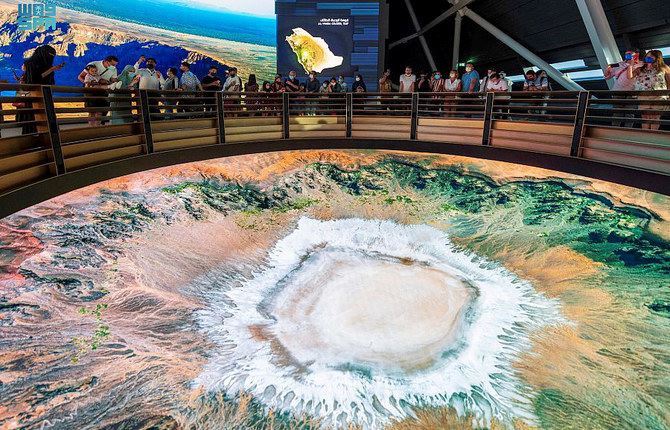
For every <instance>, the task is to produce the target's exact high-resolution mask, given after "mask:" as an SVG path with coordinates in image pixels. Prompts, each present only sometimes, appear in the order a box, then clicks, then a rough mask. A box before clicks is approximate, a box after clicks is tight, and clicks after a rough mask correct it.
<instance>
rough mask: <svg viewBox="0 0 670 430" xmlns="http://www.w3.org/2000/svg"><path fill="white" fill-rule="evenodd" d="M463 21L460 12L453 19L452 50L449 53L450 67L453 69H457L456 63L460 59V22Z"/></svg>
mask: <svg viewBox="0 0 670 430" xmlns="http://www.w3.org/2000/svg"><path fill="white" fill-rule="evenodd" d="M462 23H463V15H461V13H460V12H459V13H457V14H456V18H455V20H454V50H453V52H452V54H451V68H452V69H453V70H458V63H459V61H460V55H461V24H462Z"/></svg>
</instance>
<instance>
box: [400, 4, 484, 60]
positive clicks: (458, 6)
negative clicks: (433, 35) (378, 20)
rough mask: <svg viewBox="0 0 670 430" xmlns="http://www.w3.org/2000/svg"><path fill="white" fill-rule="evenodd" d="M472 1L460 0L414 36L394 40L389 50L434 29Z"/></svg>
mask: <svg viewBox="0 0 670 430" xmlns="http://www.w3.org/2000/svg"><path fill="white" fill-rule="evenodd" d="M474 1H475V0H460V1H459V2H458V3H456V4H454V5H453V6H452V7H450V8H449V9H447V11H446V12H443V13H441V14H440V15H438V17H437V18H435V19H434V20H432V21H431V22H429V23H428V24H426V25H424V26H423V28H422V29H421V30H419V31H417V32H416V33H414V34H410V35H409V36H405V37H403V38H402V39H399V40H396V41H395V42H393V43H391V44H390V45H389V49H393V48H395V47H396V46H398V45H402V44H403V43H407V42H409V41H410V40H412V39H414V38H416V37H419V36H421V35H422V34H425V33H426V32H427V31H428V30H430V29H431V28H434V27H435V26H436V25H438V24H439V23H441V22H442V21H444V20H445V19H447V18H449V17H450V16H452V15H453V14H455V13H456V12H458V11H459V10H461V9H463V8H464V7H466V6H467V5H469V4H470V3H472V2H474Z"/></svg>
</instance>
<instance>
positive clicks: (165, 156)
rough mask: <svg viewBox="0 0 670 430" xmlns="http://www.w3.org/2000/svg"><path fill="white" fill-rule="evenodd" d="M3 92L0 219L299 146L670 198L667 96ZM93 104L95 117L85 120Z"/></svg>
mask: <svg viewBox="0 0 670 430" xmlns="http://www.w3.org/2000/svg"><path fill="white" fill-rule="evenodd" d="M0 90H1V91H2V96H1V97H0V103H2V108H0V112H1V113H2V115H1V118H2V123H0V131H1V132H2V135H1V137H0V217H4V216H6V215H9V214H11V213H14V212H16V211H18V210H20V209H23V208H26V207H28V206H31V205H33V204H35V203H38V202H40V201H44V200H47V199H49V198H51V197H55V196H57V195H59V194H63V193H65V192H68V191H71V190H73V189H77V188H80V187H82V186H85V185H89V184H92V183H95V182H99V181H102V180H106V179H110V178H113V177H117V176H122V175H125V174H129V173H133V172H138V171H142V170H148V169H152V168H156V167H163V166H167V165H172V164H179V163H185V162H191V161H198V160H205V159H212V158H218V157H226V156H233V155H240V154H250V153H260V152H269V151H284V150H295V149H349V148H356V149H386V150H401V151H419V152H432V153H441V154H455V155H464V156H469V157H477V158H488V159H494V160H501V161H508V162H513V163H518V164H525V165H532V166H537V167H544V168H547V169H553V170H558V171H563V172H567V173H573V174H579V175H583V176H587V177H592V178H598V179H603V180H607V181H611V182H616V183H620V184H623V185H629V186H633V187H637V188H641V189H646V190H650V191H654V192H658V193H662V194H666V195H667V194H670V181H669V180H668V179H670V133H668V132H667V131H664V129H667V128H670V119H668V117H667V116H666V115H667V114H668V110H669V109H670V102H669V101H668V100H667V96H668V95H670V92H669V91H663V92H662V91H657V92H653V93H631V92H606V91H602V92H598V91H595V92H550V93H540V92H532V93H524V92H518V93H517V92H515V93H497V94H494V93H488V94H481V95H480V94H478V95H471V94H460V93H459V94H456V93H435V94H433V93H422V94H397V93H391V94H390V93H385V94H380V93H375V94H371V93H365V94H363V93H360V94H314V95H311V94H266V93H256V94H243V95H226V94H222V93H209V94H208V93H185V92H167V91H105V90H98V89H84V88H73V87H38V86H19V85H9V84H0ZM663 96H665V98H664V97H663ZM96 112H98V113H100V123H99V124H97V123H94V122H95V120H91V118H89V115H90V114H91V113H96ZM656 128H660V130H655V129H656Z"/></svg>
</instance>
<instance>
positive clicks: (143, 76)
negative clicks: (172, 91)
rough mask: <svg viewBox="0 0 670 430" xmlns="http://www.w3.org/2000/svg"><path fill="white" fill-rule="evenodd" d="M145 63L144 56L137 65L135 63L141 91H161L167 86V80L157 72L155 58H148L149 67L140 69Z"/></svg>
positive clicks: (136, 78)
mask: <svg viewBox="0 0 670 430" xmlns="http://www.w3.org/2000/svg"><path fill="white" fill-rule="evenodd" d="M144 61H145V59H144V56H141V57H140V59H139V60H137V63H135V70H136V73H137V76H136V77H135V80H136V81H137V82H139V87H138V88H139V89H141V90H160V89H161V88H162V87H163V85H165V78H164V77H163V75H162V74H161V72H159V71H158V70H156V60H155V59H154V58H147V59H146V62H147V67H146V68H140V65H141V64H142V63H143V62H144Z"/></svg>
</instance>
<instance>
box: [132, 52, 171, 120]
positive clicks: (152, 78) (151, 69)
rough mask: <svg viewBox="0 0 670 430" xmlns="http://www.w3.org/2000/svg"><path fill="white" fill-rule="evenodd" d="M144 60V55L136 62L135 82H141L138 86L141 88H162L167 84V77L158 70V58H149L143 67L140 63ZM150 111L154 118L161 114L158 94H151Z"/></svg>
mask: <svg viewBox="0 0 670 430" xmlns="http://www.w3.org/2000/svg"><path fill="white" fill-rule="evenodd" d="M144 61H145V60H144V55H143V56H141V57H140V59H139V60H137V63H135V70H136V76H135V79H133V82H139V85H138V88H139V89H140V90H160V89H161V88H163V86H164V85H165V78H164V77H163V75H161V72H159V71H158V70H156V60H155V59H154V58H147V59H146V62H147V67H146V68H144V69H141V68H140V64H142V63H143V62H144ZM149 112H150V113H151V116H152V119H154V115H155V114H160V109H159V108H158V99H157V98H156V94H149ZM155 119H159V118H155Z"/></svg>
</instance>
